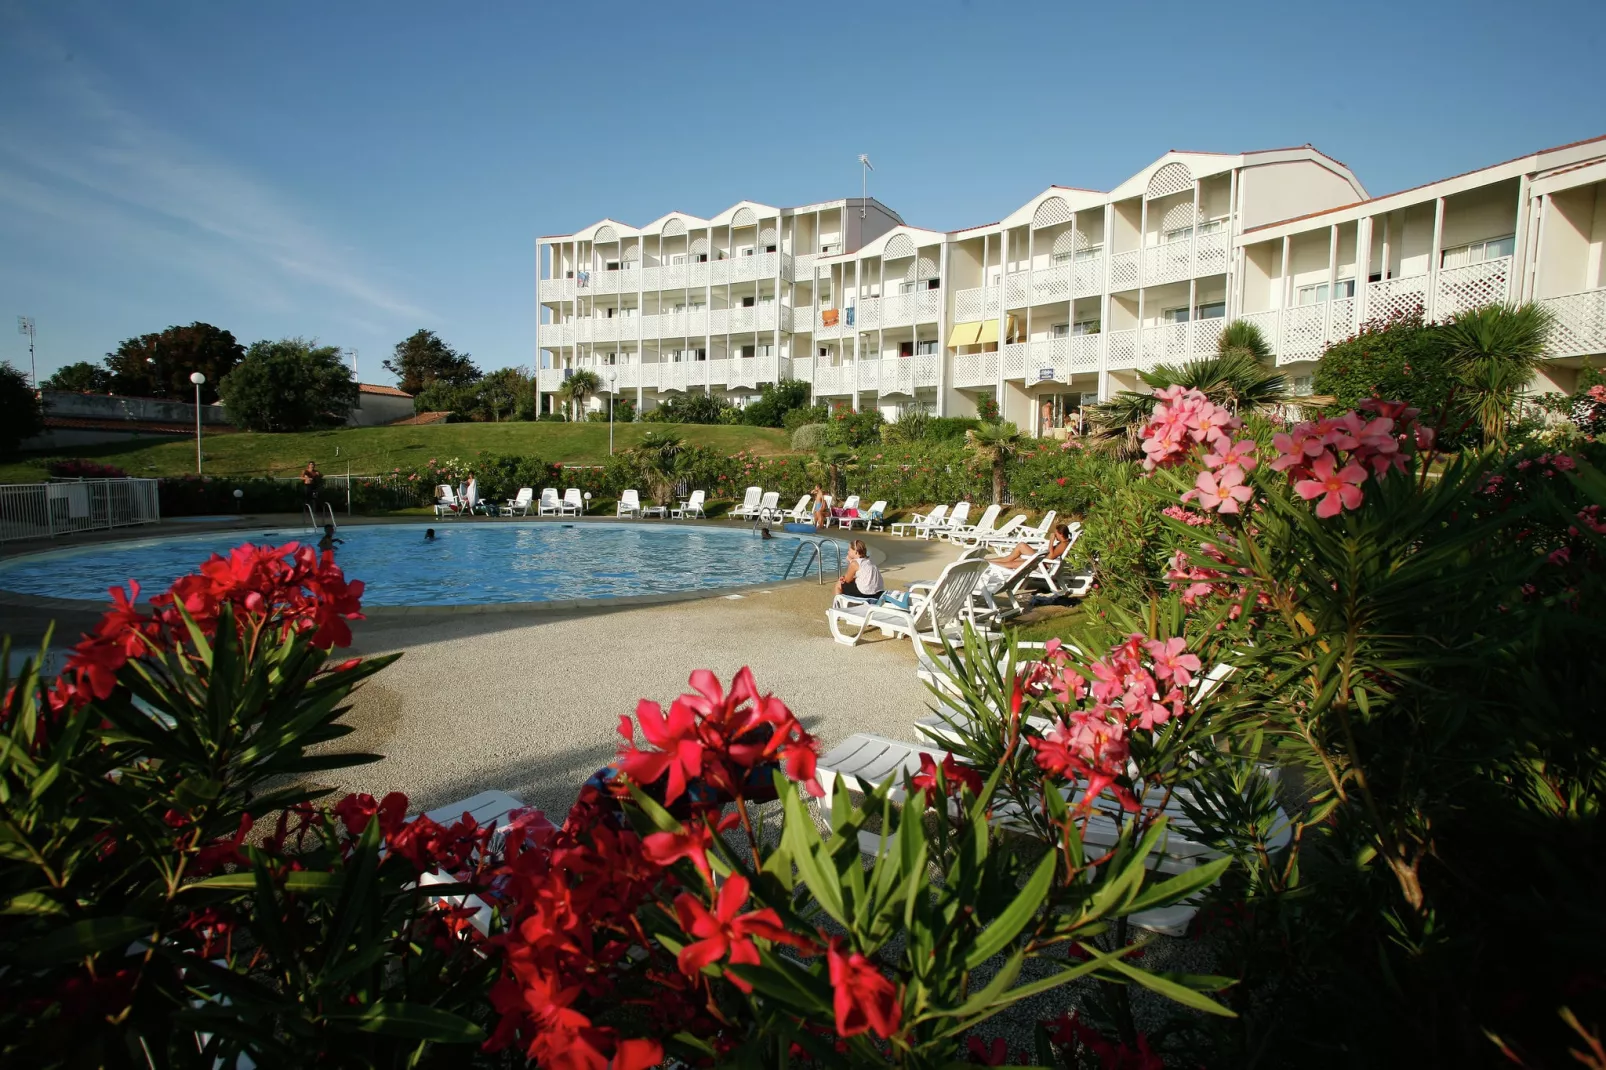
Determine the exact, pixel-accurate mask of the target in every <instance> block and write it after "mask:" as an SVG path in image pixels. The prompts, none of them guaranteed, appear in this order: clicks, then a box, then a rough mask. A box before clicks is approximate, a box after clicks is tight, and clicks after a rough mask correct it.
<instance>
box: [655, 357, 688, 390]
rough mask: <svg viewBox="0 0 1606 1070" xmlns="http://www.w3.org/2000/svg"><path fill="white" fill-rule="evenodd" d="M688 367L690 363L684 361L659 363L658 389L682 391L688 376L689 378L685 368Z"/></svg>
mask: <svg viewBox="0 0 1606 1070" xmlns="http://www.w3.org/2000/svg"><path fill="white" fill-rule="evenodd" d="M690 367H691V365H690V364H686V363H674V364H664V365H661V366H660V367H659V368H658V389H659V390H679V391H682V392H684V391H685V389H686V381H687V379H688V378H690V377H689V376H688V375H687V374H686V370H687V369H688V368H690Z"/></svg>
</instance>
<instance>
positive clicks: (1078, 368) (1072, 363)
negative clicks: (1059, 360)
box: [1064, 334, 1099, 373]
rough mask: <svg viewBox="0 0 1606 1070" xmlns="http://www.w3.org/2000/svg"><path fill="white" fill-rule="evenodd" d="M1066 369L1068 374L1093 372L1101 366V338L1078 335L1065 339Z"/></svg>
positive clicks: (1091, 335)
mask: <svg viewBox="0 0 1606 1070" xmlns="http://www.w3.org/2000/svg"><path fill="white" fill-rule="evenodd" d="M1064 341H1065V342H1066V343H1067V345H1066V355H1065V367H1066V371H1068V372H1073V373H1074V372H1086V371H1093V370H1094V369H1095V368H1097V367H1098V366H1099V336H1098V335H1096V334H1078V335H1072V336H1071V337H1070V338H1066V339H1064Z"/></svg>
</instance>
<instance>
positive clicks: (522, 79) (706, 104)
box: [0, 0, 1606, 381]
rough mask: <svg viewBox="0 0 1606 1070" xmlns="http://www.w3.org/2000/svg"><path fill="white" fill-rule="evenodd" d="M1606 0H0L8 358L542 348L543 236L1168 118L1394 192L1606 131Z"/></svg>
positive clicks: (849, 187) (1187, 140)
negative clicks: (435, 344) (194, 331)
mask: <svg viewBox="0 0 1606 1070" xmlns="http://www.w3.org/2000/svg"><path fill="white" fill-rule="evenodd" d="M1603 58H1606V4H1603V3H1601V0H1537V2H1532V3H1528V4H1526V5H1522V6H1514V5H1511V4H1509V3H1492V2H1484V0H1464V2H1454V0H1442V2H1440V0H1392V2H1388V3H1372V2H1369V0H1356V2H1352V3H1348V4H1342V5H1332V4H1304V5H1300V4H1287V3H1258V2H1257V3H1244V4H1228V3H1223V4H1214V5H1213V4H1209V3H1200V2H1193V3H1186V4H1173V3H1166V2H1148V3H1143V4H1107V5H1093V4H1067V3H1045V4H1026V3H1009V2H1004V0H989V2H983V0H973V2H969V3H964V2H957V0H930V2H927V3H919V4H913V3H910V4H901V3H900V4H892V3H874V2H861V3H859V4H856V5H855V4H834V3H825V2H819V3H812V4H804V5H799V4H779V5H777V4H758V3H742V4H734V5H713V4H686V3H673V4H671V3H662V2H659V3H652V4H641V5H637V4H634V3H631V2H629V0H618V2H610V3H573V4H556V3H547V2H536V0H531V2H522V3H515V2H511V0H507V2H500V3H490V4H463V5H446V4H440V3H413V2H409V0H389V2H378V0H374V2H368V0H340V2H337V3H333V4H331V3H303V2H299V0H286V2H279V3H272V4H246V3H234V2H226V3H209V2H203V0H160V2H154V0H119V2H93V0H37V2H22V0H0V315H3V317H4V318H3V319H0V326H3V328H4V330H3V332H0V358H4V359H9V360H11V361H12V362H13V363H15V364H18V365H20V366H23V367H26V362H27V350H26V340H25V339H23V338H21V337H19V336H17V335H16V334H14V333H12V327H11V317H12V316H13V315H15V314H18V313H28V314H31V315H33V316H34V318H35V319H36V320H37V322H38V330H39V359H40V372H41V375H44V374H47V373H48V372H49V371H50V370H51V369H53V368H55V367H57V366H58V365H60V364H64V363H69V362H71V361H74V360H85V359H88V360H94V359H98V358H99V357H100V356H101V355H102V354H104V353H106V352H107V351H109V350H111V349H112V348H114V347H115V346H116V344H117V342H118V341H119V340H120V339H122V338H125V337H128V336H131V335H135V334H141V333H144V332H147V331H153V330H160V329H161V328H163V327H165V326H167V325H169V324H174V323H188V322H190V321H192V320H197V319H199V320H206V321H208V322H211V323H214V324H217V325H218V326H221V327H225V328H227V329H229V330H232V331H233V332H234V333H235V334H236V335H237V336H239V337H240V339H241V340H242V341H244V342H246V343H249V342H251V341H253V340H255V339H258V338H266V337H281V336H285V335H304V336H308V337H317V338H318V339H320V340H322V341H323V342H326V343H329V344H334V345H339V346H342V347H348V348H355V349H357V350H358V351H359V352H360V354H361V357H360V365H361V372H362V378H363V379H365V380H368V381H389V380H388V378H387V377H385V376H384V374H383V372H382V371H381V370H380V368H379V362H380V360H381V359H382V358H383V357H384V356H387V355H388V354H389V352H390V350H391V347H392V346H394V344H395V343H396V342H397V341H398V340H399V339H401V338H402V337H404V336H406V335H407V334H409V333H411V332H412V331H413V330H416V329H417V328H419V327H428V328H431V329H433V330H435V331H438V332H439V333H440V334H441V335H442V336H443V337H445V338H446V339H447V340H448V341H450V342H451V343H452V344H454V345H456V346H458V347H459V348H461V349H466V350H468V351H470V352H471V353H472V354H473V355H474V358H475V359H476V361H478V362H479V364H480V365H481V367H483V368H486V369H490V368H495V367H501V366H505V365H525V366H530V365H533V364H534V363H535V360H536V354H535V322H536V308H535V299H534V278H535V238H536V236H537V235H540V234H548V233H558V232H567V231H571V230H574V229H576V228H578V227H581V226H584V225H586V224H588V223H591V222H594V221H595V220H596V219H598V218H600V217H602V216H604V215H612V216H614V217H615V218H618V219H622V220H624V221H625V222H628V223H644V222H647V221H649V220H651V219H654V218H656V217H658V216H660V215H662V214H663V213H665V212H667V211H669V210H671V209H679V210H682V211H687V212H692V213H697V214H703V215H706V214H711V213H713V212H715V211H718V210H719V209H722V208H724V207H726V206H728V205H730V204H731V203H733V202H734V201H737V200H740V199H742V198H751V199H753V200H758V201H763V202H767V203H774V204H782V205H790V204H800V203H807V202H810V201H816V200H823V199H827V198H832V197H841V196H848V195H855V194H856V193H857V190H858V185H859V172H858V167H857V163H856V157H857V154H858V153H861V152H867V153H869V154H870V155H871V158H872V159H873V160H874V162H875V165H876V168H877V170H876V173H875V174H874V175H872V176H871V183H872V184H871V194H872V195H873V196H876V197H878V198H880V199H881V200H882V201H884V202H886V203H887V204H889V205H891V206H892V207H893V208H895V209H896V210H898V211H899V212H900V213H901V214H902V215H903V217H904V218H905V219H906V220H907V221H909V222H910V223H913V224H915V225H919V226H927V227H932V228H936V229H952V228H956V227H962V226H972V225H975V224H978V223H985V222H989V221H991V220H995V219H998V218H999V217H1000V216H1002V215H1003V214H1005V213H1007V212H1008V211H1010V210H1012V209H1013V208H1015V207H1017V206H1018V205H1019V204H1021V203H1022V202H1024V201H1025V200H1026V199H1027V198H1029V197H1030V196H1032V195H1033V194H1034V193H1036V192H1038V191H1040V190H1041V189H1042V188H1043V187H1045V186H1047V185H1048V184H1050V183H1060V184H1063V185H1075V186H1088V187H1093V188H1100V189H1104V188H1109V187H1110V186H1111V185H1113V184H1115V183H1117V182H1119V181H1121V180H1122V179H1123V178H1125V177H1127V176H1129V175H1130V174H1132V173H1133V172H1135V171H1136V170H1138V169H1139V168H1141V167H1142V166H1144V165H1145V164H1146V163H1148V162H1150V161H1151V160H1153V159H1154V158H1155V157H1157V156H1158V155H1160V154H1161V153H1162V152H1164V151H1165V150H1166V149H1168V148H1183V149H1203V150H1211V151H1222V152H1238V151H1243V150H1246V149H1253V148H1265V147H1276V146H1282V145H1298V144H1303V143H1305V142H1307V141H1308V142H1311V143H1312V144H1314V145H1316V146H1317V147H1318V148H1320V149H1322V150H1323V151H1325V152H1327V153H1329V154H1331V155H1333V156H1335V157H1337V158H1338V159H1340V160H1343V161H1345V162H1346V163H1348V164H1349V165H1350V166H1351V167H1352V168H1353V169H1354V170H1355V171H1356V173H1357V174H1358V175H1359V177H1360V179H1361V181H1362V182H1363V183H1365V184H1366V186H1367V188H1368V189H1369V190H1370V191H1371V192H1372V193H1374V194H1378V193H1385V192H1388V191H1390V190H1393V189H1398V188H1403V187H1406V186H1411V185H1415V184H1418V183H1421V182H1425V181H1429V180H1431V179H1434V178H1439V177H1443V176H1446V175H1450V174H1454V173H1456V172H1459V171H1464V170H1468V169H1472V168H1475V167H1479V166H1484V165H1486V164H1490V163H1494V162H1497V161H1499V160H1502V159H1506V158H1509V157H1512V156H1517V155H1521V154H1523V153H1525V152H1528V151H1531V150H1534V149H1538V148H1543V147H1547V146H1550V145H1555V144H1560V143H1563V142H1567V141H1574V140H1578V139H1581V138H1586V137H1592V136H1595V135H1598V134H1606V110H1603V109H1602V107H1601V104H1602V100H1603V98H1602V95H1601V92H1600V83H1599V71H1600V68H1601V63H1602V60H1603Z"/></svg>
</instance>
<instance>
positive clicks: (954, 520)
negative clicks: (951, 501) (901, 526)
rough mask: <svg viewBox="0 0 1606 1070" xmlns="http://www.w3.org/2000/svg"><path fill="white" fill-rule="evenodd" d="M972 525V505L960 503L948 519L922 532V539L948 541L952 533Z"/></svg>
mask: <svg viewBox="0 0 1606 1070" xmlns="http://www.w3.org/2000/svg"><path fill="white" fill-rule="evenodd" d="M969 525H970V503H969V502H960V503H959V504H957V505H955V506H954V507H953V510H952V511H951V512H950V513H949V514H948V519H947V520H945V521H939V522H938V523H935V524H932V525H931V526H930V527H928V528H927V529H926V530H925V531H923V532H920V533H919V535H920V537H921V538H922V539H946V538H947V537H948V533H949V532H950V531H957V530H959V529H961V528H965V527H968V526H969Z"/></svg>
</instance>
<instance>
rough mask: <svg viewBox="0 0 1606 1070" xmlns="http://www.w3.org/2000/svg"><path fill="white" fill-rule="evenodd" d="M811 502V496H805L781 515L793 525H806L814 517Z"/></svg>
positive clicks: (812, 497)
mask: <svg viewBox="0 0 1606 1070" xmlns="http://www.w3.org/2000/svg"><path fill="white" fill-rule="evenodd" d="M813 501H814V496H813V495H810V494H805V495H803V497H801V498H799V499H798V500H797V504H796V505H794V506H792V508H790V509H788V510H787V511H786V512H784V513H782V514H781V515H782V516H784V517H785V518H786V519H788V520H790V521H792V522H793V523H794V524H806V523H808V522H809V520H810V519H811V518H812V517H813V516H814V506H813V504H812V503H813Z"/></svg>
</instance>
